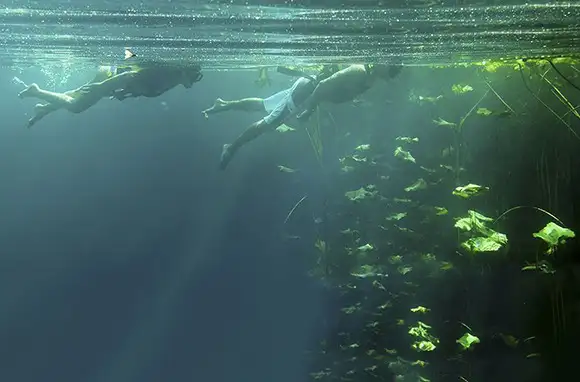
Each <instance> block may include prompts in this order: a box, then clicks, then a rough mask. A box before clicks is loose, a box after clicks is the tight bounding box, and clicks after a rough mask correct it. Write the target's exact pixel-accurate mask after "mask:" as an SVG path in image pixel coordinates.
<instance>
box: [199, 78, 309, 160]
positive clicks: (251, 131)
mask: <svg viewBox="0 0 580 382" xmlns="http://www.w3.org/2000/svg"><path fill="white" fill-rule="evenodd" d="M316 84H317V80H316V77H315V76H309V75H308V76H303V77H300V78H298V80H296V81H295V82H294V84H293V85H292V86H291V87H290V88H288V89H285V90H282V91H280V92H278V93H276V94H274V95H272V96H270V97H268V98H265V99H263V98H244V99H240V100H235V101H224V100H223V99H221V98H218V99H217V100H216V101H215V103H214V105H213V106H212V107H210V108H209V109H206V110H204V111H202V113H203V114H204V115H205V117H206V118H207V117H208V115H209V114H216V113H220V112H224V111H227V110H240V111H261V112H267V113H269V114H268V115H267V116H265V117H264V118H262V119H260V120H259V121H257V122H254V123H253V124H251V125H250V126H249V127H248V128H247V129H246V130H245V131H244V132H243V133H242V134H241V135H240V136H239V137H238V138H237V139H236V140H235V141H234V142H233V143H231V144H225V145H224V146H223V149H222V154H221V160H220V169H222V170H224V169H225V168H226V167H227V165H228V164H229V162H230V161H231V160H232V158H233V156H234V155H235V153H236V152H237V151H238V150H239V149H240V148H241V147H242V146H244V145H245V144H247V143H249V142H250V141H252V140H254V139H256V138H258V137H259V136H260V135H262V134H263V133H265V132H268V131H273V130H275V129H276V128H277V127H278V126H280V125H282V124H283V123H284V121H286V120H287V119H288V118H290V117H292V116H293V115H295V114H296V112H297V111H298V110H297V109H298V108H300V106H301V105H302V103H303V102H304V101H305V100H306V99H307V98H308V97H309V96H310V94H311V93H312V91H313V90H314V89H315V88H316Z"/></svg>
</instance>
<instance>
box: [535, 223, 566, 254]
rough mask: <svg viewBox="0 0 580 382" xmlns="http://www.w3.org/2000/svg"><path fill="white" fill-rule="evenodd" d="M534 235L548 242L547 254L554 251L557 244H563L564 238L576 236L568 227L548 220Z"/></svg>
mask: <svg viewBox="0 0 580 382" xmlns="http://www.w3.org/2000/svg"><path fill="white" fill-rule="evenodd" d="M534 237H537V238H539V239H542V240H544V241H545V242H546V243H547V244H548V254H551V253H554V251H555V250H556V247H558V245H560V244H564V243H565V242H566V239H572V238H574V237H576V234H575V233H574V231H572V230H570V229H568V228H564V227H560V226H559V225H558V224H556V223H553V222H550V223H548V224H547V225H546V226H545V227H544V228H542V229H541V230H540V231H539V232H536V233H534Z"/></svg>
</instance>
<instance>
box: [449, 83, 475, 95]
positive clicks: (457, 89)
mask: <svg viewBox="0 0 580 382" xmlns="http://www.w3.org/2000/svg"><path fill="white" fill-rule="evenodd" d="M451 91H453V93H455V94H464V93H469V92H472V91H473V87H471V86H470V85H461V84H455V85H453V86H452V87H451Z"/></svg>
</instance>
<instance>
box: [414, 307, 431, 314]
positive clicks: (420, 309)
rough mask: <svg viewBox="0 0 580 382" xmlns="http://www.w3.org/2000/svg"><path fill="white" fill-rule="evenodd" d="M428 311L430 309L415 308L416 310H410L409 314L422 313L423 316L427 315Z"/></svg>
mask: <svg viewBox="0 0 580 382" xmlns="http://www.w3.org/2000/svg"><path fill="white" fill-rule="evenodd" d="M430 311H431V309H429V308H425V307H424V306H417V307H416V308H411V312H413V313H423V314H425V313H428V312H430Z"/></svg>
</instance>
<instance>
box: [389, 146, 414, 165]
mask: <svg viewBox="0 0 580 382" xmlns="http://www.w3.org/2000/svg"><path fill="white" fill-rule="evenodd" d="M393 155H394V156H395V158H399V159H401V160H404V161H406V162H412V163H416V160H415V158H414V157H413V155H411V153H410V152H409V151H405V150H403V148H402V147H400V146H399V147H397V148H396V149H395V152H394V153H393Z"/></svg>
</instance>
